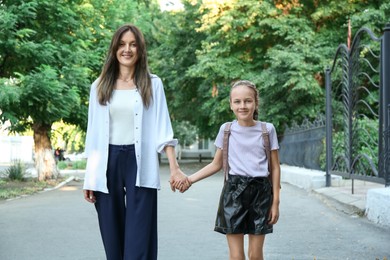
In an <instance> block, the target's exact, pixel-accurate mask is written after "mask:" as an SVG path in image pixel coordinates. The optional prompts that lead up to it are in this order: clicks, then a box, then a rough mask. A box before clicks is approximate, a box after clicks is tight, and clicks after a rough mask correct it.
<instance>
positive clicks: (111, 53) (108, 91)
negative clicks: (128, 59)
mask: <svg viewBox="0 0 390 260" xmlns="http://www.w3.org/2000/svg"><path fill="white" fill-rule="evenodd" d="M128 31H131V32H132V33H133V34H134V37H135V40H136V44H137V56H138V60H137V62H136V64H135V70H134V83H135V85H136V86H137V88H138V90H139V92H140V94H141V97H142V102H143V104H144V106H145V107H146V108H148V107H149V105H150V102H151V100H152V98H153V96H152V81H151V79H150V72H149V68H148V57H147V54H146V44H145V39H144V36H143V34H142V32H141V31H140V30H139V29H138V28H137V27H136V26H134V25H132V24H125V25H123V26H121V27H120V28H119V29H118V30H117V31H116V32H115V33H114V35H113V37H112V40H111V44H110V48H109V50H108V53H107V57H106V62H105V63H104V65H103V69H102V72H101V74H100V77H99V79H100V80H99V83H98V86H97V91H98V99H99V103H100V104H101V105H106V104H107V102H108V101H109V100H110V98H111V96H112V91H113V90H114V87H115V82H116V80H117V78H118V76H119V62H118V59H117V58H116V52H117V50H118V48H119V43H120V40H121V38H122V35H123V34H124V33H125V32H128Z"/></svg>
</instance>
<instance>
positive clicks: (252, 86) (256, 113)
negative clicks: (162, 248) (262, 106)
mask: <svg viewBox="0 0 390 260" xmlns="http://www.w3.org/2000/svg"><path fill="white" fill-rule="evenodd" d="M237 86H246V87H248V88H250V89H252V90H253V97H254V98H255V104H256V108H255V111H254V112H253V119H254V120H257V119H258V118H259V91H258V90H257V88H256V85H255V84H254V83H253V82H251V81H249V80H238V81H236V82H234V83H233V85H232V88H231V89H230V94H231V92H232V89H233V88H235V87H237ZM230 101H231V100H230Z"/></svg>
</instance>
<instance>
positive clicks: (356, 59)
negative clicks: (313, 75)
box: [325, 24, 390, 192]
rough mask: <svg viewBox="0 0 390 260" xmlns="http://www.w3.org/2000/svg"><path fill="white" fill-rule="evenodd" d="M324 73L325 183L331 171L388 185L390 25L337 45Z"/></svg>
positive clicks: (364, 31) (363, 29)
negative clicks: (330, 62)
mask: <svg viewBox="0 0 390 260" xmlns="http://www.w3.org/2000/svg"><path fill="white" fill-rule="evenodd" d="M325 77H326V172H327V178H326V184H327V186H330V185H331V183H330V180H331V178H330V175H331V174H335V175H340V176H343V177H347V178H350V179H352V180H354V179H361V180H368V181H372V182H377V183H383V184H385V185H386V186H389V185H390V157H389V143H390V133H389V131H390V24H387V25H386V27H385V28H384V34H383V35H382V36H381V37H376V36H375V35H374V34H373V33H372V32H371V31H370V30H369V29H367V28H361V29H360V30H359V31H358V32H357V33H356V35H355V37H354V38H353V41H352V44H351V46H350V48H349V47H348V46H346V45H345V44H341V45H339V47H338V48H337V51H336V55H335V58H334V61H333V66H332V68H331V69H327V70H326V72H325ZM352 183H353V182H352ZM352 192H353V185H352Z"/></svg>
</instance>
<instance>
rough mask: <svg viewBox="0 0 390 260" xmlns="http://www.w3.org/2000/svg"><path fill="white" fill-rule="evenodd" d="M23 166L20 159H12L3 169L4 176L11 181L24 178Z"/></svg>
mask: <svg viewBox="0 0 390 260" xmlns="http://www.w3.org/2000/svg"><path fill="white" fill-rule="evenodd" d="M24 174H25V166H24V163H22V162H21V161H20V160H14V161H13V162H12V164H11V165H10V166H9V167H8V168H7V169H6V170H5V177H6V178H8V179H9V180H11V181H22V180H23V179H24Z"/></svg>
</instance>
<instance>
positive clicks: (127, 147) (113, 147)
mask: <svg viewBox="0 0 390 260" xmlns="http://www.w3.org/2000/svg"><path fill="white" fill-rule="evenodd" d="M108 149H109V150H110V151H135V146H134V144H109V145H108Z"/></svg>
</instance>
